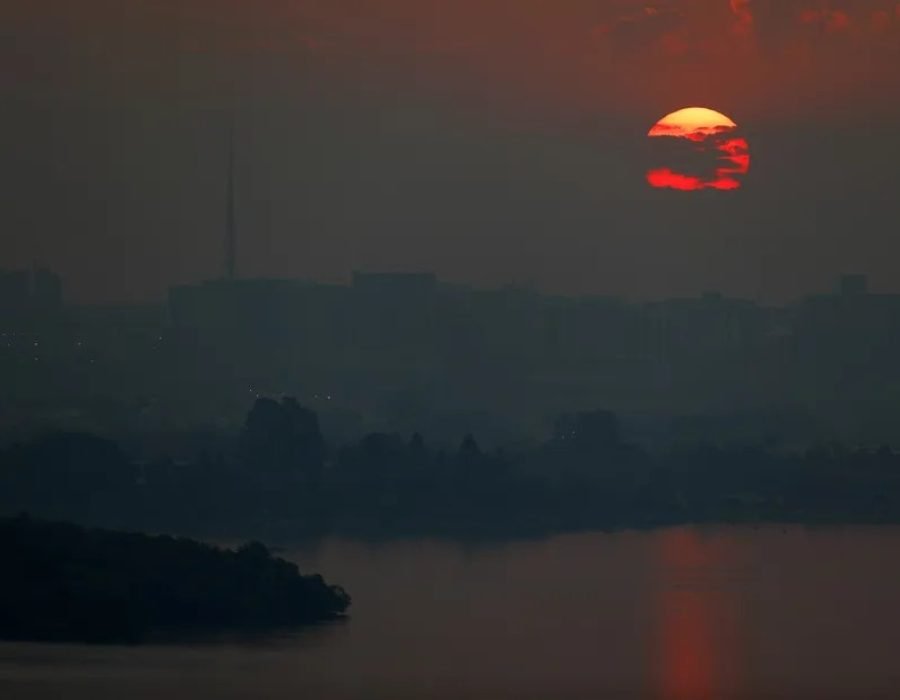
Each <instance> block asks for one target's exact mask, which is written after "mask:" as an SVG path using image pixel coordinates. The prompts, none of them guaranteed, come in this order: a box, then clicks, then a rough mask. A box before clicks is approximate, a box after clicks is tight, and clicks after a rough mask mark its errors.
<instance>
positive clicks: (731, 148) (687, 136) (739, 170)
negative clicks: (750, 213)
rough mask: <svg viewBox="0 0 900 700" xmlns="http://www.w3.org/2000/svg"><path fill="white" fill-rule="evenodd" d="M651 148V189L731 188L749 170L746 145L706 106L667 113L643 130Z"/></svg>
mask: <svg viewBox="0 0 900 700" xmlns="http://www.w3.org/2000/svg"><path fill="white" fill-rule="evenodd" d="M647 136H648V137H650V138H651V140H652V142H653V145H654V158H655V162H654V167H652V168H651V169H650V170H648V172H647V182H648V184H650V185H651V186H652V187H657V188H661V189H673V190H679V191H696V190H709V189H712V190H736V189H740V187H741V181H742V179H743V177H744V176H745V175H746V174H747V173H748V172H749V170H750V147H749V144H748V143H747V140H746V139H745V138H744V137H743V136H741V135H740V132H739V127H738V125H737V123H736V122H735V121H734V120H733V119H731V118H730V117H728V116H726V115H724V114H722V113H721V112H717V111H716V110H714V109H709V108H707V107H685V108H684V109H679V110H677V111H675V112H672V113H671V114H667V115H666V116H664V117H663V118H662V119H660V120H659V121H657V122H656V123H655V124H654V125H653V127H652V128H651V129H650V131H649V132H647Z"/></svg>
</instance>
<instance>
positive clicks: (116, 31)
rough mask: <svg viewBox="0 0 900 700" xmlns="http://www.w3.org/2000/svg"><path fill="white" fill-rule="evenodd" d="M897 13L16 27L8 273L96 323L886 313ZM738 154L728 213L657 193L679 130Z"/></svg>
mask: <svg viewBox="0 0 900 700" xmlns="http://www.w3.org/2000/svg"><path fill="white" fill-rule="evenodd" d="M898 71H900V4H898V3H897V2H896V0H831V1H830V2H826V1H824V0H646V1H645V2H634V1H632V0H254V1H253V2H251V1H250V0H125V1H123V0H79V1H78V2H74V1H73V0H42V2H35V0H6V2H4V3H3V5H2V8H0V91H2V101H0V126H2V129H0V154H2V161H0V162H2V167H0V173H2V174H0V178H2V181H0V188H2V199H0V266H2V267H10V266H15V265H25V264H30V263H31V262H32V261H34V260H36V261H38V262H42V263H44V264H47V265H49V266H51V267H53V268H55V269H57V270H58V271H59V272H60V273H61V274H62V275H63V276H64V278H65V281H66V284H67V287H68V289H69V290H70V292H71V294H70V296H72V297H74V298H77V299H84V300H111V299H152V298H161V297H162V295H163V294H164V292H165V289H166V288H167V287H168V285H170V284H173V283H177V282H185V281H193V280H197V279H202V278H208V277H211V276H215V275H218V274H220V270H221V268H222V242H221V241H222V227H223V225H224V219H225V217H224V207H223V203H222V198H223V196H224V191H225V183H224V179H225V173H224V171H225V163H226V142H227V133H228V124H229V121H230V118H229V116H228V115H229V112H231V111H234V112H235V114H236V123H237V129H236V133H237V147H238V163H239V166H240V167H239V173H238V179H239V213H238V219H239V225H240V234H239V236H240V243H239V255H240V262H239V267H240V269H241V271H242V272H243V273H244V274H247V275H278V276H303V277H312V278H316V279H322V280H343V279H346V278H347V277H348V275H349V272H350V271H351V270H352V269H354V268H364V269H399V270H418V269H429V270H434V271H436V272H438V273H439V274H440V275H441V276H442V277H445V278H448V279H452V280H456V281H463V282H472V283H476V284H481V285H494V284H502V283H506V282H520V283H523V282H533V283H535V284H536V285H538V286H539V287H540V288H542V289H545V290H548V291H562V292H566V293H615V294H623V295H627V296H630V297H657V296H662V295H669V294H684V293H696V292H699V291H701V290H705V289H721V290H723V291H725V292H727V293H732V294H741V295H747V296H754V297H755V296H761V297H764V298H768V299H778V298H790V297H794V296H797V295H799V294H801V293H803V292H805V291H808V290H813V289H820V288H824V287H825V286H828V285H830V284H831V280H832V278H833V277H834V276H835V275H837V274H838V273H840V272H842V271H860V272H866V273H869V274H870V275H871V276H872V278H873V285H874V286H875V287H876V289H882V290H891V291H900V275H898V274H896V272H895V268H896V260H897V259H898V257H900V241H898V240H897V236H898V234H900V225H898V222H900V216H898V211H900V205H898V203H897V192H898V186H900V176H898V172H897V167H898V165H897V160H898V158H900V130H898V128H897V126H896V124H897V123H898V122H900V72H898ZM695 104H696V105H705V106H709V107H713V108H715V109H718V110H720V111H722V112H724V113H726V114H728V115H729V116H730V117H732V118H733V119H734V120H735V121H737V122H738V123H739V124H740V125H741V127H742V128H743V129H744V131H745V133H746V135H747V136H748V138H749V141H750V147H751V153H752V156H753V165H752V170H751V172H750V175H749V177H748V178H747V180H746V183H745V187H744V189H742V190H740V191H738V192H732V193H721V192H699V193H670V192H661V191H653V190H650V189H649V188H648V187H647V186H646V184H645V182H644V172H645V170H646V166H647V153H646V150H647V146H648V139H646V138H645V134H646V131H647V129H648V128H649V127H650V126H651V125H652V124H653V123H654V122H655V121H656V119H657V118H659V117H661V116H663V115H664V114H665V113H667V112H670V111H672V110H674V109H677V108H680V107H684V106H689V105H695Z"/></svg>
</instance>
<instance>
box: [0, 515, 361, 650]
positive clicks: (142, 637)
mask: <svg viewBox="0 0 900 700" xmlns="http://www.w3.org/2000/svg"><path fill="white" fill-rule="evenodd" d="M0 557H2V561H3V575H2V576H0V637H2V638H5V639H18V640H33V641H83V642H127V643H137V642H141V641H146V640H148V639H150V638H152V637H154V636H156V635H172V634H179V633H191V634H196V633H203V632H213V631H214V632H222V631H232V630H240V631H263V630H271V629H274V628H281V627H292V626H296V625H304V624H309V623H315V622H321V621H324V620H329V619H333V618H335V617H338V616H340V615H341V614H343V613H344V611H345V610H346V609H347V607H348V606H349V604H350V597H349V596H348V595H347V594H346V593H345V592H344V591H343V589H341V588H340V587H338V586H330V585H328V584H326V583H325V581H323V580H322V577H321V576H301V575H300V573H299V571H298V569H297V566H296V565H295V564H293V563H290V562H287V561H285V560H283V559H279V558H276V557H273V556H272V555H271V554H269V552H268V551H267V550H266V548H265V547H264V546H263V545H261V544H258V543H252V544H248V545H245V546H243V547H241V548H240V549H237V550H234V551H233V550H226V549H219V548H216V547H212V546H209V545H205V544H201V543H199V542H194V541H192V540H187V539H176V538H172V537H151V536H148V535H140V534H125V533H118V532H110V531H104V530H86V529H84V528H81V527H78V526H75V525H67V524H54V523H47V522H41V521H35V520H31V519H29V518H24V517H21V518H14V519H0Z"/></svg>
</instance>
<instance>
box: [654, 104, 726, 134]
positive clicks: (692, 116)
mask: <svg viewBox="0 0 900 700" xmlns="http://www.w3.org/2000/svg"><path fill="white" fill-rule="evenodd" d="M736 127H737V124H735V123H734V122H733V121H732V120H731V119H729V118H728V117H726V116H725V115H724V114H722V113H721V112H717V111H715V110H714V109H707V108H706V107H685V108H684V109H679V110H678V111H677V112H672V113H671V114H667V115H666V116H664V117H663V118H662V119H660V120H659V121H658V122H656V124H654V125H653V128H652V129H650V132H649V134H648V135H649V136H676V135H685V134H693V133H698V132H701V133H703V132H705V133H712V132H715V131H724V130H728V129H734V128H736Z"/></svg>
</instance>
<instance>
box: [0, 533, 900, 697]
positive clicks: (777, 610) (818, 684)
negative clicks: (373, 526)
mask: <svg viewBox="0 0 900 700" xmlns="http://www.w3.org/2000/svg"><path fill="white" fill-rule="evenodd" d="M898 554H900V529H846V530H804V529H800V528H789V529H786V530H783V529H781V528H764V529H759V530H754V529H743V528H724V529H723V528H713V529H677V530H667V531H662V532H654V533H641V534H638V533H625V534H617V535H602V534H593V535H575V536H566V537H558V538H554V539H548V540H543V541H538V542H527V543H516V544H509V545H504V546H490V547H478V548H471V547H469V548H466V547H460V546H455V545H450V544H446V543H438V542H431V541H414V542H403V543H392V544H384V545H378V546H370V545H362V544H358V543H351V542H346V541H340V540H332V541H328V542H325V543H324V544H322V545H321V546H319V547H318V548H316V549H314V550H302V551H295V552H291V553H290V554H289V555H286V556H290V557H291V558H293V559H294V560H296V561H297V562H298V563H300V564H301V565H302V567H303V568H304V569H305V570H315V571H321V572H322V573H323V574H324V575H325V576H326V577H327V578H329V579H333V580H335V581H338V582H340V583H343V584H344V585H346V587H347V588H348V589H349V590H350V591H351V593H352V594H353V596H354V601H355V603H354V606H353V615H352V619H351V620H349V621H348V622H347V623H345V624H340V625H335V626H330V627H327V628H324V629H317V630H313V631H311V632H308V633H304V634H301V635H298V636H295V637H291V638H281V639H269V640H264V641H248V640H235V641H231V642H222V643H219V644H205V645H194V646H188V645H182V646H177V647H145V648H135V649H128V648H115V647H102V648H96V647H95V648H89V647H81V646H41V645H23V644H3V645H0V697H2V698H4V699H6V698H9V699H10V700H19V699H22V700H30V699H39V700H51V699H52V700H59V699H65V700H80V699H82V698H92V699H94V698H103V699H106V698H109V699H113V698H114V699H115V700H124V699H134V700H142V699H149V698H153V699H157V698H163V699H165V700H189V699H190V700H206V699H208V698H291V699H292V700H300V699H308V698H323V699H329V698H338V699H344V698H360V699H362V698H365V699H366V700H369V699H375V700H377V699H381V698H384V699H391V700H405V699H407V698H417V699H418V698H421V699H422V700H439V699H445V698H446V699H447V700H450V699H454V700H456V699H463V698H465V699H469V698H478V699H479V700H480V699H483V700H506V699H507V698H508V699H510V700H512V699H513V698H515V699H516V700H528V699H531V698H535V699H536V698H542V699H544V698H546V699H548V700H568V699H575V698H578V699H581V698H584V699H587V698H590V699H591V700H601V699H604V698H653V699H659V700H682V699H684V700H704V699H706V698H710V699H712V698H715V699H722V698H747V699H754V700H756V699H759V700H762V699H764V698H765V699H766V700H768V699H769V698H786V699H787V698H792V699H797V698H816V699H828V698H847V699H848V700H850V699H852V700H862V699H864V698H881V697H883V698H897V697H900V556H898Z"/></svg>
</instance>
